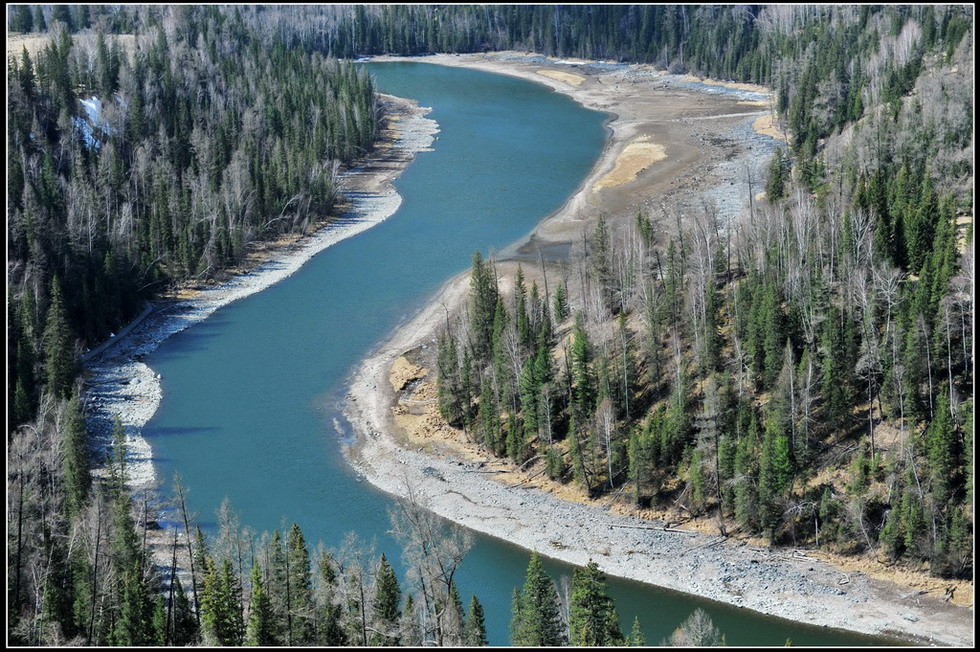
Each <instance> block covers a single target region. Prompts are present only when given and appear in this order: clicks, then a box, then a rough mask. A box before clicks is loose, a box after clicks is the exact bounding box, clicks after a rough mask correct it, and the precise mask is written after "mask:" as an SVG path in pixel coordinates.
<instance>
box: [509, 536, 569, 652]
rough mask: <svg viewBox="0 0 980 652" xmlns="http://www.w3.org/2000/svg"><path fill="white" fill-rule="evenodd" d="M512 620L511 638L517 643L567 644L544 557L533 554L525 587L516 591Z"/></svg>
mask: <svg viewBox="0 0 980 652" xmlns="http://www.w3.org/2000/svg"><path fill="white" fill-rule="evenodd" d="M513 602H514V604H513V614H512V619H511V623H510V631H511V641H512V643H513V644H514V645H516V646H532V647H550V646H556V645H565V633H564V627H563V625H562V619H561V609H560V606H559V602H558V591H557V589H556V588H555V583H554V582H553V581H552V580H551V578H550V577H548V574H547V573H545V570H544V565H543V564H542V563H541V557H540V556H539V555H538V553H537V552H533V553H531V561H530V562H529V563H528V566H527V576H526V578H525V580H524V589H523V590H521V591H517V590H516V589H515V591H514V601H513Z"/></svg>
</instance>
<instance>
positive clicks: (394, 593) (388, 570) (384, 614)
mask: <svg viewBox="0 0 980 652" xmlns="http://www.w3.org/2000/svg"><path fill="white" fill-rule="evenodd" d="M375 582H376V586H375V594H374V603H373V605H372V608H373V611H374V618H375V623H376V624H375V629H376V630H377V631H376V632H375V633H374V634H373V635H372V645H398V642H399V637H398V634H397V632H398V624H399V623H398V621H399V619H400V618H401V610H400V609H399V606H400V605H401V600H402V592H401V588H400V587H399V586H398V578H397V577H395V571H394V569H393V568H392V567H391V564H389V563H388V559H387V558H386V557H385V555H384V553H381V561H380V562H379V563H378V572H377V576H376V579H375ZM474 597H475V596H474Z"/></svg>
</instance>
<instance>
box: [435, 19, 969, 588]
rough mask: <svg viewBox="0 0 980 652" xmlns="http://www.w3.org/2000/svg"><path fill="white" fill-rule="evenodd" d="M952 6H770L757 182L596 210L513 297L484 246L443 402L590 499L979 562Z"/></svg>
mask: <svg viewBox="0 0 980 652" xmlns="http://www.w3.org/2000/svg"><path fill="white" fill-rule="evenodd" d="M960 11H961V10H954V9H949V10H945V11H944V12H942V13H937V12H936V11H934V10H932V9H931V8H930V9H928V10H926V9H924V8H920V9H919V10H917V11H916V15H915V16H912V15H911V14H910V13H909V12H908V11H906V10H905V9H903V8H899V9H890V8H889V9H871V8H866V7H865V8H860V9H858V8H833V9H832V8H826V9H820V10H815V9H812V8H803V7H798V8H793V9H784V8H775V9H765V10H763V11H762V13H761V14H760V16H759V19H758V20H757V21H756V26H757V28H758V29H759V31H760V39H761V40H760V47H761V48H763V49H766V50H768V51H770V52H772V53H773V54H774V55H775V59H774V60H773V70H774V73H773V78H772V84H773V86H774V87H776V88H779V89H780V91H779V105H780V107H781V108H782V113H781V117H782V119H783V120H784V121H785V122H786V123H787V124H788V126H789V130H790V133H791V134H792V146H791V148H790V149H789V151H786V152H782V151H780V152H778V153H777V155H776V156H775V158H774V159H773V161H772V163H771V165H770V170H769V176H768V180H767V185H766V188H767V196H766V197H765V198H764V199H761V198H757V199H756V201H754V202H753V203H752V205H751V209H750V210H749V212H748V214H747V215H745V217H744V219H742V220H740V221H738V222H736V223H733V224H725V223H720V221H719V219H718V218H717V217H716V216H714V215H712V214H711V213H710V211H708V212H705V211H700V212H699V211H694V214H695V215H697V217H694V218H693V219H692V220H691V222H690V223H688V224H684V225H683V226H681V227H680V233H678V234H675V236H674V237H667V238H665V237H662V235H661V234H664V233H665V232H667V231H668V230H669V229H670V228H671V227H672V226H673V224H672V222H673V221H674V216H672V215H664V216H662V217H661V216H659V215H658V216H649V215H645V214H643V213H639V214H637V215H636V218H635V221H634V222H633V223H631V224H627V225H624V226H622V227H621V228H614V227H613V226H611V225H609V224H607V222H606V221H605V220H604V219H603V218H602V217H598V219H597V222H596V224H595V226H594V228H592V229H590V232H589V233H588V234H587V239H586V244H585V246H584V247H582V248H581V251H580V252H579V255H578V256H577V257H575V258H574V259H573V260H572V261H570V266H569V267H568V268H567V269H566V272H565V273H564V281H563V283H561V284H559V285H558V287H557V288H555V283H554V281H552V288H554V289H555V291H554V293H553V295H552V296H548V295H547V294H546V293H543V292H542V288H540V287H538V285H537V284H534V285H532V286H531V287H530V288H528V287H527V284H526V283H525V281H524V279H523V277H522V275H521V274H520V272H518V275H517V278H516V279H515V281H514V286H515V287H516V289H515V291H514V292H513V294H511V295H510V296H504V295H503V293H502V292H501V291H500V290H499V285H498V279H497V277H496V272H495V270H496V267H495V266H494V265H493V264H492V261H484V260H482V259H481V258H480V256H479V255H477V256H476V258H475V259H474V262H473V269H472V281H471V292H470V300H469V305H468V308H467V316H466V318H465V319H463V320H462V323H460V324H458V325H456V326H455V327H454V328H453V327H451V328H449V329H447V330H446V332H444V334H443V336H442V337H441V339H440V344H439V357H438V370H439V397H440V411H441V413H442V415H443V416H444V418H445V419H446V420H447V421H448V422H449V423H451V424H453V425H455V426H457V427H460V428H463V429H464V430H465V432H466V433H467V436H468V437H469V438H470V439H471V440H472V441H476V442H478V443H482V444H483V445H484V446H485V448H486V449H487V450H489V451H492V452H493V453H494V454H496V455H498V456H506V457H509V458H511V459H512V460H513V461H514V463H515V464H525V463H528V464H535V466H533V467H531V468H541V469H543V470H544V471H545V472H546V473H547V474H548V475H549V476H550V477H551V478H552V479H555V480H558V481H561V482H566V483H573V484H575V485H576V486H579V487H580V488H581V489H582V491H584V492H585V493H587V494H588V495H590V496H593V497H594V496H597V495H602V494H610V495H612V494H619V495H622V494H623V493H625V494H627V495H629V496H630V500H631V501H632V502H633V503H634V504H635V505H636V506H637V507H639V508H642V509H648V508H650V509H652V513H654V514H664V513H667V514H670V513H672V512H679V513H683V514H688V515H693V516H703V515H708V516H711V517H713V518H714V519H715V520H716V524H717V527H718V528H719V529H720V530H721V531H722V532H732V531H740V532H742V533H745V534H751V535H756V534H759V535H764V536H765V537H767V538H768V539H770V540H771V541H772V542H774V543H783V544H789V545H797V546H799V545H814V546H821V547H824V548H826V549H829V550H834V551H841V552H845V553H863V552H867V553H868V554H871V555H874V556H876V557H878V558H880V559H886V560H889V559H890V560H894V559H902V560H905V561H908V562H909V563H911V564H913V565H915V566H918V565H919V564H921V563H923V562H924V563H926V564H927V567H928V569H929V570H930V571H931V572H932V573H933V574H935V575H940V576H945V577H950V576H952V577H969V576H970V575H971V573H972V568H973V559H972V542H973V537H972V529H973V526H972V524H973V513H972V508H971V505H972V495H973V494H972V487H973V474H972V468H973V461H972V448H973V430H972V415H973V401H972V390H973V350H972V346H973V341H972V337H971V333H972V325H973V304H972V283H973V261H972V238H973V233H972V221H973V220H972V202H973V195H972V184H973V176H972V175H973V170H972V164H971V159H972V127H971V117H970V116H971V112H972V108H971V104H972V98H973V90H972V89H973V82H972V61H971V58H972V31H969V30H964V29H962V28H961V27H960V26H961V25H968V24H969V22H968V21H969V20H970V18H971V16H970V15H969V14H963V13H960ZM846 80H850V82H849V83H848V82H847V81H846ZM688 214H691V212H689V213H688ZM678 224H680V221H679V220H678ZM570 281H571V282H570ZM569 288H573V289H572V290H569ZM535 459H537V461H536V462H535Z"/></svg>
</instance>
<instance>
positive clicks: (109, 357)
mask: <svg viewBox="0 0 980 652" xmlns="http://www.w3.org/2000/svg"><path fill="white" fill-rule="evenodd" d="M381 99H382V102H383V104H384V109H385V114H386V117H387V120H386V123H385V124H384V125H383V127H382V134H381V137H380V139H379V143H378V146H377V148H376V150H375V152H374V153H373V154H372V156H371V158H369V159H368V160H366V161H365V162H364V163H363V164H362V165H361V166H360V167H355V168H352V169H349V170H347V171H345V172H343V173H342V174H341V175H339V178H338V187H339V190H340V192H341V193H342V195H343V197H344V198H345V200H346V204H343V205H341V206H340V207H339V212H340V216H339V217H338V218H336V219H334V220H331V221H329V222H328V223H326V224H324V225H321V226H320V227H319V228H317V229H316V230H315V231H313V232H312V233H311V234H309V235H306V236H293V237H290V238H284V239H281V240H278V241H276V242H266V243H261V244H256V245H255V246H253V247H251V248H250V253H249V255H248V257H247V259H246V261H245V264H244V265H243V266H242V268H241V269H237V270H231V272H230V278H229V279H228V280H226V281H224V282H221V283H215V284H212V285H200V286H196V287H193V286H185V287H182V288H179V289H177V290H175V291H174V292H172V293H171V294H169V295H167V296H164V297H160V298H159V300H155V305H154V308H153V310H152V312H151V313H150V314H144V315H141V319H139V320H137V322H138V323H135V324H134V325H132V328H129V327H127V328H128V331H127V332H125V334H121V335H120V336H118V337H116V338H114V339H113V341H112V343H111V345H110V346H108V347H106V348H105V349H104V350H102V351H101V352H100V353H98V354H97V355H93V356H91V357H90V358H89V359H88V360H86V363H85V370H84V378H85V385H86V388H87V390H86V393H85V401H86V414H87V422H88V426H89V431H90V433H91V434H92V438H93V442H92V447H93V452H94V454H95V459H96V460H102V459H104V457H105V454H106V452H107V451H108V449H109V446H110V445H111V439H112V428H113V421H114V419H115V417H116V416H118V417H119V418H120V421H121V422H122V425H123V427H124V429H125V431H126V441H127V446H128V459H127V462H128V472H129V482H130V487H131V489H132V490H133V491H134V492H140V491H143V490H150V489H153V488H155V487H158V486H160V485H161V484H165V483H169V481H170V478H157V477H156V474H155V471H154V466H153V451H152V447H151V445H150V443H149V442H148V441H147V440H146V439H145V438H144V437H143V436H142V428H143V426H144V425H145V424H146V423H147V422H148V421H149V420H150V419H151V418H152V417H153V414H154V413H155V412H156V410H157V408H158V407H159V405H160V402H161V400H162V397H163V390H162V387H161V384H160V377H159V375H158V374H157V373H156V372H154V371H153V369H151V368H150V367H149V366H147V365H146V364H145V363H144V362H143V361H142V359H143V357H144V356H145V355H147V354H149V353H150V352H152V351H154V350H155V349H156V348H157V347H158V346H159V345H160V343H161V342H163V341H164V340H165V339H166V338H167V337H169V336H170V335H173V334H174V333H177V332H180V331H182V330H184V329H185V328H187V327H189V326H191V325H193V324H195V323H198V322H200V321H202V320H203V319H205V318H207V317H208V316H209V315H211V314H212V313H213V312H214V311H216V310H217V309H218V308H220V307H222V306H225V305H227V304H229V303H231V302H233V301H236V300H238V299H241V298H244V297H247V296H249V295H251V294H254V293H256V292H259V291H261V290H264V289H265V288H267V287H269V286H271V285H273V284H275V283H278V282H279V281H281V280H283V279H285V278H286V277H288V276H290V275H291V274H293V273H294V272H295V271H296V270H298V269H299V268H300V267H302V266H303V264H304V263H306V261H308V260H309V259H310V258H312V257H313V256H314V255H315V254H317V253H319V252H321V251H323V250H324V249H326V248H328V247H330V246H332V245H334V244H336V243H338V242H341V241H342V240H345V239H347V238H350V237H352V236H354V235H356V234H358V233H361V232H363V231H365V230H367V229H369V228H371V227H373V226H375V225H377V224H379V223H381V222H382V221H384V220H386V219H387V218H389V217H390V216H391V215H393V214H394V213H395V212H396V211H397V210H398V207H399V206H400V204H401V197H400V196H399V195H398V194H397V192H396V191H395V188H394V186H393V185H392V182H393V181H394V180H395V179H396V178H398V176H399V175H401V173H402V172H403V171H404V170H405V168H406V167H407V166H408V165H409V163H410V162H411V161H412V160H413V159H414V157H415V155H416V154H417V153H419V152H424V151H430V150H429V148H430V146H431V144H432V142H433V139H434V138H435V134H436V133H437V132H438V125H437V124H436V123H435V121H433V120H430V119H429V118H427V117H425V116H426V114H427V113H428V112H429V111H430V109H428V108H424V107H420V106H418V104H417V103H415V102H413V101H410V100H404V99H401V98H395V97H392V96H382V98H381ZM102 472H103V470H102V469H100V468H97V469H96V470H95V473H96V475H99V474H101V473H102ZM157 534H158V536H157V538H161V541H159V542H156V543H157V544H159V546H158V547H160V548H161V549H162V551H163V552H162V553H161V554H158V555H156V557H157V563H158V564H159V565H166V566H169V564H170V552H169V549H168V546H167V545H165V544H166V543H167V541H168V540H169V537H172V536H173V535H172V534H169V535H168V534H166V533H165V532H164V531H162V530H160V531H157Z"/></svg>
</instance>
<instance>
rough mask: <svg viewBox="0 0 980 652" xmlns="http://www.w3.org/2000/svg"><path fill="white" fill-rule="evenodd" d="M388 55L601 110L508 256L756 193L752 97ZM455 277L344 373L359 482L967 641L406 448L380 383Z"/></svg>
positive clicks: (756, 555) (893, 588)
mask: <svg viewBox="0 0 980 652" xmlns="http://www.w3.org/2000/svg"><path fill="white" fill-rule="evenodd" d="M394 60H398V61H404V60H409V61H422V62H431V63H438V64H441V65H451V66H462V67H469V68H474V69H480V70H485V71H488V72H495V73H501V74H508V75H513V76H517V77H522V78H525V79H528V80H532V81H535V82H538V83H542V84H546V85H548V86H550V87H552V88H554V89H555V90H556V91H558V92H562V93H564V94H566V95H569V96H570V97H572V98H573V99H575V100H576V101H578V102H580V103H581V104H583V105H584V106H586V107H588V108H592V109H596V110H602V111H606V112H610V113H614V115H613V117H612V118H611V120H610V122H609V123H608V128H609V130H610V135H609V138H608V141H607V145H606V147H605V149H604V151H603V153H602V155H601V157H600V159H599V161H598V162H597V163H596V165H595V166H594V168H593V170H592V172H591V173H590V174H589V176H588V177H587V178H586V180H585V182H584V183H583V184H582V186H581V187H580V188H579V190H578V191H577V192H576V193H575V194H574V195H573V196H572V197H571V198H570V199H569V200H568V201H567V202H566V204H565V205H564V206H563V207H562V208H561V209H560V210H559V211H558V212H556V213H555V214H554V215H551V216H549V217H548V218H547V219H546V220H544V221H543V222H542V223H541V224H540V225H539V226H538V227H537V228H536V229H535V231H534V233H533V234H532V235H531V237H530V239H529V240H528V241H525V242H523V243H517V245H515V246H514V247H513V248H508V250H507V252H510V253H513V254H518V253H519V252H522V251H525V253H532V254H533V249H534V247H535V246H536V247H539V248H541V249H544V248H546V247H547V246H548V245H569V244H570V243H574V242H576V241H577V240H578V239H579V238H580V234H581V233H582V231H583V229H585V228H587V227H589V226H591V225H592V224H593V223H594V219H595V217H596V216H597V215H600V214H602V215H605V216H606V218H607V219H608V220H609V221H611V222H614V223H615V222H621V221H623V220H627V219H632V216H633V215H634V214H635V212H636V210H638V209H640V210H644V211H646V212H647V214H648V215H659V214H661V213H663V214H670V216H671V218H673V217H674V216H675V215H676V216H677V218H678V221H680V220H681V219H684V218H689V217H690V216H692V215H694V214H696V213H697V212H698V211H711V210H713V211H716V213H717V214H718V216H719V217H721V218H723V219H731V218H733V217H735V216H737V215H738V214H739V213H740V211H741V210H742V207H743V206H744V205H745V204H746V203H747V202H748V198H749V197H750V196H752V195H753V194H754V192H753V190H754V191H756V192H757V191H758V188H759V184H760V180H761V178H762V174H761V170H762V167H763V166H764V165H765V164H766V163H767V162H768V159H769V154H770V153H771V151H772V149H773V148H774V147H775V144H776V141H775V140H773V139H772V138H771V137H769V136H765V135H761V134H758V133H757V132H756V131H755V130H753V128H752V125H753V123H755V122H757V121H758V119H759V118H760V117H762V116H765V115H768V111H767V110H764V109H763V110H760V104H758V103H760V102H764V101H765V100H766V97H765V96H764V95H762V94H761V93H760V92H759V90H760V89H751V90H747V89H731V88H727V87H723V86H715V85H711V84H705V83H703V82H699V81H692V80H690V79H685V78H679V77H676V76H671V75H666V74H663V73H661V72H658V71H656V70H653V69H652V68H650V67H648V66H621V65H609V64H603V65H586V64H583V63H582V62H575V64H574V67H571V64H562V63H557V62H554V61H549V60H546V59H545V58H543V57H540V56H534V55H522V54H519V53H498V54H495V55H489V56H487V55H460V56H454V55H436V56H431V57H421V58H397V59H394ZM545 73H547V74H545ZM624 155H625V156H624ZM644 157H646V158H645V159H644ZM600 181H601V182H602V183H600ZM753 183H754V184H755V188H753ZM668 208H669V210H668ZM672 227H673V224H670V223H661V224H659V225H658V228H660V229H662V230H669V229H671V228H672ZM532 243H533V244H532ZM507 252H505V255H504V256H502V258H501V259H499V260H498V263H499V269H498V271H504V268H507V267H512V266H513V263H508V262H507V261H506V260H504V259H503V258H506V253H507ZM525 273H526V274H527V273H528V270H525ZM549 273H550V272H549ZM530 280H531V278H530V275H529V281H530ZM468 282H469V278H468V274H462V275H460V276H458V277H456V278H454V279H452V280H450V281H449V282H448V283H447V284H446V285H445V286H444V287H443V289H442V290H441V291H440V292H439V293H438V294H437V296H436V297H435V298H434V299H433V300H432V301H431V302H430V303H429V304H428V305H427V306H426V307H425V308H423V309H422V311H420V312H419V313H418V315H416V317H415V318H414V319H412V320H411V321H410V323H408V324H407V325H406V326H404V327H403V328H401V329H399V330H398V331H396V332H395V333H394V334H393V335H392V336H391V337H390V338H389V339H388V340H387V341H386V342H384V343H383V344H382V345H381V346H380V347H379V348H378V350H376V351H375V352H374V353H373V354H372V355H371V357H369V358H368V359H367V360H365V361H364V363H363V364H362V365H361V366H360V367H359V368H358V369H357V371H356V372H355V374H354V376H353V379H352V381H351V385H350V390H349V394H348V409H347V414H348V418H349V420H350V421H351V423H352V424H353V426H354V430H355V433H356V435H357V436H356V441H355V443H354V445H353V446H352V447H351V448H350V450H349V457H350V459H351V462H352V464H353V465H354V466H355V468H357V469H358V471H359V472H361V473H362V474H363V475H364V476H365V477H366V478H367V479H368V480H369V481H370V482H371V483H372V484H375V485H376V486H378V487H380V488H381V489H383V490H385V491H387V492H389V493H393V494H395V495H399V496H408V495H412V496H413V497H414V498H415V499H416V500H418V501H420V502H421V503H423V504H424V505H425V506H426V507H428V508H429V509H431V510H432V511H434V512H435V513H437V514H439V515H440V516H443V517H445V518H447V519H449V520H452V521H455V522H457V523H460V524H462V525H464V526H466V527H468V528H471V529H474V530H478V531H480V532H484V533H486V534H488V535H490V536H495V537H498V538H501V539H504V540H507V541H510V542H512V543H515V544H517V545H520V546H522V547H524V548H527V549H532V550H537V551H539V552H541V553H542V554H545V555H547V556H550V557H553V558H556V559H561V560H563V561H566V562H569V563H573V564H578V565H584V564H585V563H587V561H588V560H589V559H590V558H591V559H594V560H595V561H597V562H598V563H599V565H600V567H601V568H602V569H603V570H604V571H605V572H607V573H609V574H610V575H616V576H620V577H626V578H630V579H635V580H638V581H642V582H647V583H650V584H655V585H658V586H662V587H665V588H669V589H674V590H677V591H681V592H684V593H691V594H694V595H697V596H700V597H704V598H708V599H712V600H717V601H720V602H725V603H729V604H732V605H736V606H742V607H746V608H749V609H753V610H755V611H759V612H762V613H765V614H770V615H774V616H780V617H783V618H787V619H790V620H794V621H798V622H804V623H810V624H814V625H822V626H827V627H835V628H841V629H848V630H852V631H857V632H861V633H866V634H877V635H885V636H893V637H900V638H903V639H907V640H914V641H916V642H923V643H936V644H943V645H972V642H973V627H972V610H969V609H964V608H959V607H954V606H951V605H949V604H946V603H944V602H942V600H941V599H939V598H938V597H937V598H934V597H933V596H931V595H929V594H921V593H920V592H919V591H918V590H912V589H911V588H910V587H908V586H902V585H900V584H895V583H890V582H885V581H880V580H876V579H873V578H871V577H869V576H868V575H866V574H865V573H864V572H861V571H844V570H841V569H839V568H838V567H836V566H834V565H833V564H831V563H829V562H828V561H826V560H823V559H818V558H816V557H815V556H813V555H809V554H806V553H794V552H793V551H773V550H769V549H766V548H762V547H758V546H754V545H752V544H751V543H750V542H748V541H744V540H743V541H734V540H731V539H725V538H723V537H720V536H716V535H711V534H705V533H701V532H694V531H689V532H679V531H676V529H674V528H671V529H670V530H668V529H666V528H665V527H664V526H665V524H664V523H661V522H657V521H641V520H638V519H635V518H633V517H630V516H625V515H619V514H614V513H611V512H609V511H606V510H605V509H603V508H601V507H597V506H588V505H583V504H580V503H576V502H569V501H565V500H561V499H559V498H557V497H555V496H554V495H552V494H550V493H547V492H544V491H542V490H540V489H539V488H537V487H536V486H533V483H530V482H516V483H514V482H512V483H505V482H499V481H497V479H496V478H498V477H499V476H500V475H502V474H500V473H498V471H499V469H497V468H496V467H495V466H493V465H492V464H488V462H487V460H481V459H479V457H478V456H473V455H469V456H467V455H461V454H459V453H458V451H453V450H450V449H447V448H437V447H434V446H433V447H430V446H427V445H425V444H420V443H419V442H418V441H417V440H413V439H410V438H409V437H408V436H407V435H406V433H405V425H404V420H403V422H402V423H399V422H398V419H397V416H396V414H395V413H394V412H393V408H398V407H399V405H398V403H399V401H398V399H399V394H400V391H398V389H399V388H398V387H397V386H398V385H401V384H403V381H404V378H400V379H396V380H398V382H396V383H395V385H393V384H392V366H393V365H394V364H395V362H396V361H398V360H399V359H400V358H402V356H403V355H404V354H405V353H406V352H416V351H418V350H420V349H421V348H422V346H425V347H426V349H425V350H426V351H428V352H429V354H431V352H432V351H433V350H434V349H435V346H434V345H435V341H436V339H435V338H436V335H437V333H438V329H439V328H440V327H441V325H442V324H443V323H444V321H445V319H446V310H447V309H448V310H460V309H461V308H462V307H463V306H465V301H466V297H467V294H468V290H469V285H468ZM401 366H402V367H403V368H404V367H405V364H404V363H402V364H401ZM430 368H431V367H430ZM412 375H414V372H412V371H411V367H409V373H408V376H412Z"/></svg>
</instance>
